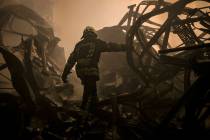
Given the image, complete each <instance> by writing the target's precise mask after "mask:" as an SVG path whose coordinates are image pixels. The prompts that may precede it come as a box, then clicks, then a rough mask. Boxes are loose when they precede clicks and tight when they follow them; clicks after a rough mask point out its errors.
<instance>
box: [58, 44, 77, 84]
mask: <svg viewBox="0 0 210 140" xmlns="http://www.w3.org/2000/svg"><path fill="white" fill-rule="evenodd" d="M76 60H77V49H76V47H75V49H74V51H73V52H72V53H71V54H70V56H69V58H68V60H67V63H66V65H65V68H64V70H63V74H62V77H61V78H62V80H63V82H64V83H66V82H67V81H66V78H67V75H68V74H69V73H70V71H71V69H72V68H73V66H74V65H75V63H76Z"/></svg>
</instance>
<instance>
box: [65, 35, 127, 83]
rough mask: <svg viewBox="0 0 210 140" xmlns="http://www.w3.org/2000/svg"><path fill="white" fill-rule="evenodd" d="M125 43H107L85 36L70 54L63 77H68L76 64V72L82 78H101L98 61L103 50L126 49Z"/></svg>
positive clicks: (116, 50) (115, 50)
mask: <svg viewBox="0 0 210 140" xmlns="http://www.w3.org/2000/svg"><path fill="white" fill-rule="evenodd" d="M125 48H126V47H125V45H123V44H116V43H106V42H104V41H102V40H100V39H97V38H91V37H90V38H84V39H83V40H81V41H80V42H78V43H77V44H76V46H75V48H74V50H73V52H72V53H71V54H70V56H69V58H68V60H67V63H66V65H65V68H64V72H63V75H62V77H66V76H67V75H68V74H69V72H70V70H71V69H72V67H73V66H74V65H75V64H76V73H77V76H78V77H79V78H81V79H82V80H83V79H85V78H86V77H95V78H96V80H99V69H98V62H99V59H100V56H101V53H102V52H118V51H125Z"/></svg>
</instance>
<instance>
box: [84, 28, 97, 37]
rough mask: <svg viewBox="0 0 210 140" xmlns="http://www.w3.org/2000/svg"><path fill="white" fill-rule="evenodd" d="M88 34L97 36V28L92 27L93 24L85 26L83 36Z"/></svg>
mask: <svg viewBox="0 0 210 140" xmlns="http://www.w3.org/2000/svg"><path fill="white" fill-rule="evenodd" d="M87 35H94V36H97V33H96V30H95V29H94V28H93V27H91V26H87V27H85V29H84V31H83V35H82V38H84V37H85V36H87Z"/></svg>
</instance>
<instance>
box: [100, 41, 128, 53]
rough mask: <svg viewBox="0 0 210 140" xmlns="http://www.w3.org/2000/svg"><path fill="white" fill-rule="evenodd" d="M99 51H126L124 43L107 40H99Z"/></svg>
mask: <svg viewBox="0 0 210 140" xmlns="http://www.w3.org/2000/svg"><path fill="white" fill-rule="evenodd" d="M100 46H101V49H102V50H101V51H102V52H121V51H126V45H125V44H118V43H113V42H109V43H106V42H104V41H100Z"/></svg>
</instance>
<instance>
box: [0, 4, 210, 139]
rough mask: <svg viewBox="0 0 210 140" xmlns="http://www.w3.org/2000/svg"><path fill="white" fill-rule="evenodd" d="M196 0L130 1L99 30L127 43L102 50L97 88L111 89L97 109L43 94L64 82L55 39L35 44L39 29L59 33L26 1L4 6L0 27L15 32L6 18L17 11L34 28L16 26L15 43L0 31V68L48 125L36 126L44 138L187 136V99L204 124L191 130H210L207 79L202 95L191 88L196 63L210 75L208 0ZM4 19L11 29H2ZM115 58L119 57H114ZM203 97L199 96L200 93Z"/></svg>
mask: <svg viewBox="0 0 210 140" xmlns="http://www.w3.org/2000/svg"><path fill="white" fill-rule="evenodd" d="M194 2H197V1H196V0H187V1H182V0H179V1H176V2H171V3H170V2H168V1H164V0H150V1H146V0H145V1H140V3H139V4H138V5H131V6H129V12H128V13H126V15H125V16H124V17H123V19H122V20H121V21H120V22H119V24H118V25H116V26H113V27H106V28H104V29H102V30H99V31H98V34H99V37H100V38H102V39H103V40H106V41H114V42H118V43H123V42H124V43H126V44H127V46H128V49H127V52H126V55H125V54H105V56H104V57H103V58H102V60H101V61H102V62H101V65H100V67H101V69H102V75H101V77H102V79H101V83H100V92H101V95H102V96H105V95H104V94H108V93H109V96H106V98H103V100H102V101H100V102H99V103H98V109H97V112H96V113H95V114H91V115H89V114H88V113H87V112H84V111H82V110H78V108H77V107H76V105H75V104H73V103H67V104H66V106H62V107H59V106H58V105H56V104H55V103H54V102H53V101H52V100H49V98H46V97H45V96H43V95H45V93H47V91H46V89H50V91H53V90H54V91H55V90H56V91H58V92H62V90H63V88H58V87H56V84H58V83H59V82H60V77H59V76H60V72H61V71H60V68H59V66H57V64H56V61H55V60H52V58H51V56H50V53H49V52H52V51H53V49H55V48H54V47H56V46H49V47H46V48H45V49H43V48H41V49H39V48H37V47H35V51H34V50H33V45H34V40H35V36H36V35H41V38H42V39H44V40H45V39H47V40H48V41H49V42H51V41H53V39H55V36H54V33H53V29H52V28H51V27H50V25H48V24H47V23H46V22H45V21H44V20H43V19H42V18H41V17H40V16H38V15H37V14H36V13H34V12H33V11H32V10H30V9H28V8H26V7H24V6H21V5H12V6H8V7H4V8H2V9H0V16H1V19H4V20H1V22H0V28H1V31H3V32H13V33H17V32H14V31H13V30H11V28H10V27H11V26H9V25H10V24H11V23H12V22H13V18H14V17H17V18H21V19H23V20H25V21H26V22H28V23H29V24H31V25H32V26H33V27H34V28H35V30H36V34H34V35H28V34H20V33H17V34H20V35H21V36H22V41H21V43H20V45H18V46H15V47H8V46H5V45H4V43H3V40H2V37H0V38H1V39H0V44H1V47H0V52H1V54H2V56H3V59H4V64H1V66H0V68H1V69H0V70H3V69H5V68H8V70H9V73H10V75H11V81H12V86H13V87H14V88H15V90H16V92H17V93H18V94H19V95H20V96H21V97H22V100H23V102H24V104H26V105H27V108H26V110H27V115H28V114H30V115H29V116H31V119H32V118H33V119H34V118H39V119H40V120H42V124H45V125H46V124H47V125H48V126H47V127H45V126H42V127H43V128H42V131H41V132H42V133H41V134H40V133H39V134H38V135H41V136H42V137H44V138H45V139H50V138H54V139H64V138H67V139H79V138H81V139H82V138H83V139H88V138H89V139H91V138H93V137H94V138H96V137H99V138H105V139H142V140H144V139H151V138H154V137H157V136H158V137H160V138H165V139H169V138H174V139H176V138H181V137H184V136H186V137H188V138H189V137H190V136H189V135H188V134H187V133H185V132H194V130H189V126H191V125H187V127H185V126H184V125H186V124H188V122H186V120H185V117H186V116H187V115H186V114H187V113H186V112H187V111H186V110H185V112H184V113H183V111H182V109H183V108H185V106H186V103H187V104H188V105H189V106H190V107H189V108H191V110H193V111H191V112H193V113H192V114H191V115H192V116H194V117H195V119H193V120H191V121H190V123H191V124H195V122H196V126H199V127H196V128H197V129H196V131H195V135H192V136H199V137H201V135H200V134H202V136H209V126H208V122H209V105H208V104H209V100H208V99H209V93H208V92H206V91H207V90H208V89H209V86H208V85H207V86H206V87H203V88H202V89H201V90H200V91H205V92H206V94H200V95H199V94H197V93H196V92H192V91H191V92H189V91H190V90H189V89H193V88H194V89H196V88H197V89H200V86H198V85H199V84H197V85H196V84H193V82H194V81H196V80H197V79H199V78H198V77H195V76H193V74H192V71H195V69H196V70H197V69H199V70H198V71H196V72H197V74H198V75H199V76H200V75H205V76H206V75H208V74H207V73H208V72H206V71H208V70H209V62H208V63H207V66H206V65H204V66H203V65H200V64H199V63H198V60H197V59H201V60H205V59H208V60H209V42H210V30H209V29H210V17H209V15H210V12H209V9H210V6H208V5H209V4H210V3H209V1H207V0H201V2H204V3H206V4H207V6H205V7H197V6H196V7H195V8H193V7H192V6H190V4H193V3H194ZM6 24H7V25H8V29H9V30H8V29H5V25H6ZM110 36H111V38H110ZM35 46H36V45H35ZM39 50H40V51H39ZM14 51H18V52H23V53H22V54H23V55H22V56H23V59H20V57H19V58H18V57H17V56H16V55H14V54H15V53H14ZM34 52H35V54H34ZM106 55H108V57H107V56H106ZM110 59H111V60H112V61H116V63H117V65H115V66H113V65H112V64H113V63H112V64H110V63H109V62H110ZM198 64H199V65H198ZM205 64H206V63H205ZM44 67H47V69H49V73H48V74H49V75H50V76H49V75H48V76H47V77H50V78H49V79H47V80H46V81H51V82H50V83H49V84H47V85H48V86H44V87H42V88H40V86H43V85H46V84H43V83H42V84H40V83H39V82H41V80H40V79H39V80H37V75H35V74H34V73H35V71H36V72H37V71H38V74H41V73H42V72H43V73H44V75H45V71H42V70H43V68H44ZM107 67H111V68H112V69H107ZM195 67H196V68H195ZM197 67H198V68H197ZM203 69H204V70H203ZM2 75H3V74H2ZM107 77H108V78H107ZM113 77H115V78H113ZM207 77H208V76H207ZM45 78H46V77H45ZM45 78H42V80H43V79H45ZM206 82H207V83H208V79H207V80H206ZM197 83H199V82H197ZM200 83H202V80H200ZM39 85H40V86H39ZM128 85H129V86H128ZM203 85H205V84H203ZM125 86H127V87H126V88H125ZM196 86H197V87H196ZM64 88H65V87H64ZM204 89H205V90H204ZM71 90H72V89H71ZM72 92H73V91H72ZM106 92H108V93H106ZM4 93H5V91H4ZM110 95H111V96H110ZM191 95H193V96H191ZM3 96H5V95H3ZM200 98H202V101H203V102H202V103H200V102H199V101H198V100H197V99H200ZM203 99H204V100H203ZM195 102H196V104H194V103H195ZM69 104H70V105H69ZM185 109H186V108H185ZM180 110H181V111H180ZM46 111H47V112H48V113H45V112H46ZM32 114H33V115H32ZM34 116H36V117H34ZM183 116H184V117H183ZM180 118H181V119H180ZM183 118H184V119H183ZM43 120H44V121H43ZM69 121H70V122H69ZM183 124H184V125H183ZM29 126H31V127H32V128H34V127H33V125H29ZM24 127H25V126H24ZM39 127H41V126H39ZM169 128H170V129H169ZM198 128H199V130H203V131H202V133H200V131H198ZM22 131H23V130H22ZM172 135H173V136H172Z"/></svg>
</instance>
